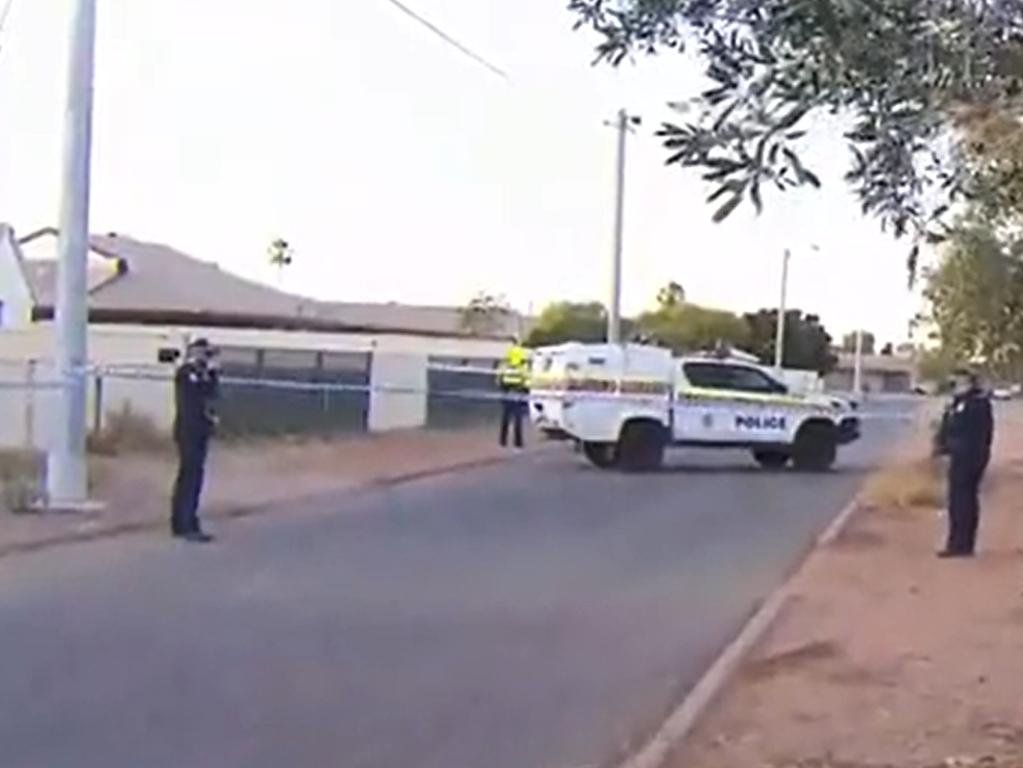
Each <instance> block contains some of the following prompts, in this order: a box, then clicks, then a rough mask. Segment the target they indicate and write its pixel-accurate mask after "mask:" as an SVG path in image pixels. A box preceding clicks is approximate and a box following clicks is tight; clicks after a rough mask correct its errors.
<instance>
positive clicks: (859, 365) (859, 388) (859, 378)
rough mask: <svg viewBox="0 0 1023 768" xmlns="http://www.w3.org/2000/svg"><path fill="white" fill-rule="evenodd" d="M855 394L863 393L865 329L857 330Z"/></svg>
mask: <svg viewBox="0 0 1023 768" xmlns="http://www.w3.org/2000/svg"><path fill="white" fill-rule="evenodd" d="M853 394H855V395H856V397H861V396H862V395H863V330H862V329H858V330H857V331H856V355H855V358H854V359H853Z"/></svg>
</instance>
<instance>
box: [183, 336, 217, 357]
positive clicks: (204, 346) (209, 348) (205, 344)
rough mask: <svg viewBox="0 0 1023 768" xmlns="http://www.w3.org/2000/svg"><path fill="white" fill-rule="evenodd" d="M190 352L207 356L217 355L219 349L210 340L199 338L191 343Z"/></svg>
mask: <svg viewBox="0 0 1023 768" xmlns="http://www.w3.org/2000/svg"><path fill="white" fill-rule="evenodd" d="M188 350H189V351H190V352H205V353H207V354H215V353H216V351H217V348H216V347H214V346H213V345H212V344H211V343H210V340H209V339H207V338H199V339H196V340H195V341H193V342H191V343H189V345H188Z"/></svg>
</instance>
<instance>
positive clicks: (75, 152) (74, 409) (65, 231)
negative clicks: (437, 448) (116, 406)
mask: <svg viewBox="0 0 1023 768" xmlns="http://www.w3.org/2000/svg"><path fill="white" fill-rule="evenodd" d="M95 47H96V0H76V3H75V11H74V20H73V22H72V27H71V57H70V66H69V70H68V92H67V111H66V113H65V126H64V131H65V134H64V168H63V190H62V194H61V206H60V242H59V258H60V266H59V269H58V273H57V307H56V318H55V320H56V347H57V348H56V355H55V358H56V365H57V373H58V375H59V376H60V378H61V381H62V386H61V388H60V394H59V402H58V405H57V408H56V409H55V413H54V417H55V418H54V425H55V429H54V433H53V442H52V446H51V449H50V453H49V456H48V467H47V486H48V487H47V492H48V501H49V504H50V505H51V506H54V507H71V508H73V507H77V506H81V505H83V504H84V503H85V501H86V495H87V493H88V484H87V477H86V463H85V429H86V424H85V407H86V379H85V364H86V361H87V359H88V357H87V351H86V341H87V332H88V295H87V290H88V289H87V283H86V268H87V260H88V252H89V176H90V160H91V148H92V87H93V68H94V62H95Z"/></svg>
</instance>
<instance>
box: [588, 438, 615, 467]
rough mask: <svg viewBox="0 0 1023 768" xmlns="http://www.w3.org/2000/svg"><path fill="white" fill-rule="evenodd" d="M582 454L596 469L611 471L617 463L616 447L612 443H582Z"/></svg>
mask: <svg viewBox="0 0 1023 768" xmlns="http://www.w3.org/2000/svg"><path fill="white" fill-rule="evenodd" d="M582 445H583V454H584V455H585V456H586V458H587V459H588V460H589V462H590V464H592V465H593V466H595V467H597V468H598V469H611V468H613V467H614V466H615V464H617V463H618V446H617V445H615V444H614V443H583V444H582Z"/></svg>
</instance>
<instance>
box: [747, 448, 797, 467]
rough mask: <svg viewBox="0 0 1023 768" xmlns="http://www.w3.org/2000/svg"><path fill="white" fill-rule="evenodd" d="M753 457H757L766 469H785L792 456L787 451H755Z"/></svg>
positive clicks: (758, 461)
mask: <svg viewBox="0 0 1023 768" xmlns="http://www.w3.org/2000/svg"><path fill="white" fill-rule="evenodd" d="M753 458H754V459H756V462H757V464H759V465H760V466H761V467H763V468H764V469H775V470H777V469H784V468H785V465H786V464H788V463H789V459H790V458H792V457H791V456H789V454H787V453H785V451H753Z"/></svg>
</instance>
